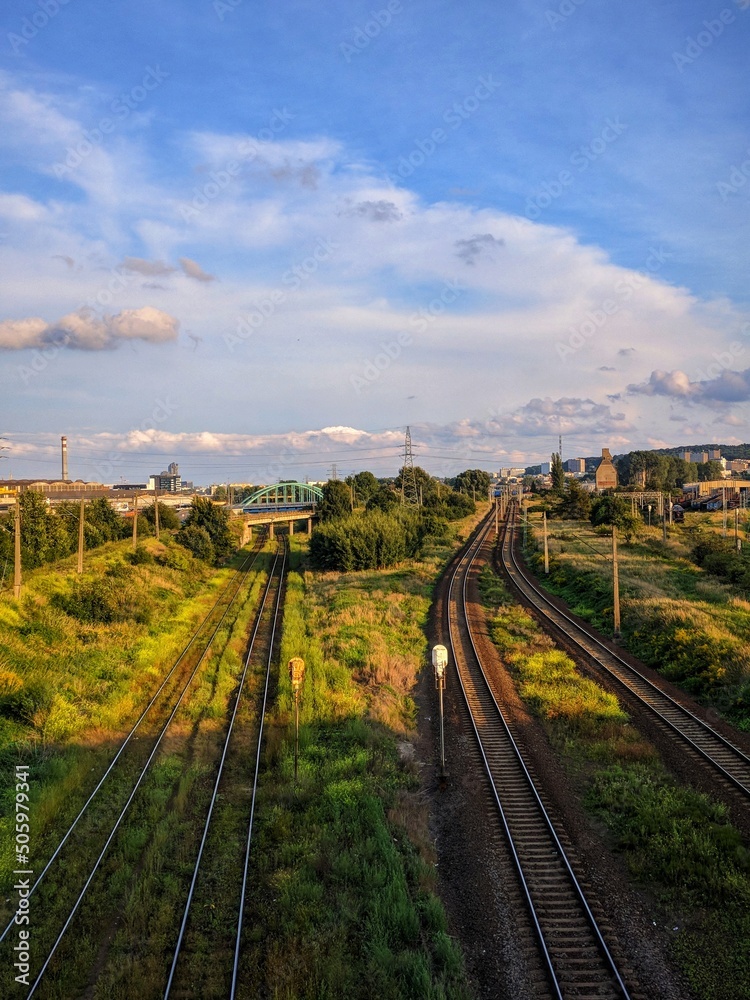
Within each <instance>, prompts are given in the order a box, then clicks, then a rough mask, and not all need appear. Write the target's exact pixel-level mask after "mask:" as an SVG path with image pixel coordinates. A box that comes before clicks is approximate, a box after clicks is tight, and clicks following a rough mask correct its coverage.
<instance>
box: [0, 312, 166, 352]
mask: <svg viewBox="0 0 750 1000" xmlns="http://www.w3.org/2000/svg"><path fill="white" fill-rule="evenodd" d="M178 330H179V322H178V321H177V320H176V319H175V318H174V317H172V316H170V315H169V314H168V313H165V312H162V311H161V310H160V309H154V308H153V307H152V306H144V307H143V308H142V309H125V310H123V311H122V312H120V313H117V314H116V315H114V316H108V315H104V316H97V315H96V314H95V313H93V312H92V311H91V310H89V309H81V310H79V311H78V312H73V313H69V314H68V315H67V316H63V317H62V319H59V320H57V321H56V322H54V323H47V322H46V321H45V320H43V319H41V318H40V317H38V316H35V317H30V318H28V319H20V320H3V321H0V349H3V350H7V351H20V350H24V349H27V348H33V347H36V348H41V347H48V346H50V345H53V344H54V345H56V346H58V347H68V348H71V349H73V350H82V351H102V350H107V349H111V348H114V347H116V346H117V345H118V343H119V342H121V341H124V340H126V341H127V340H143V341H146V342H147V343H151V344H160V343H164V342H166V341H170V340H176V339H177V333H178Z"/></svg>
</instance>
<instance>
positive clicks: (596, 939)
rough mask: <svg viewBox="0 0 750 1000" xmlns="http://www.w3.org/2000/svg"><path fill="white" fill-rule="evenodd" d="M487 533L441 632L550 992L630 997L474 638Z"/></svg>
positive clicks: (454, 591)
mask: <svg viewBox="0 0 750 1000" xmlns="http://www.w3.org/2000/svg"><path fill="white" fill-rule="evenodd" d="M489 530H490V525H489V522H487V523H486V524H485V526H484V527H483V528H482V529H481V530H480V532H479V533H478V535H477V537H476V538H475V539H474V541H473V542H472V543H471V545H470V546H469V547H468V548H467V550H466V552H465V554H464V555H463V557H462V558H461V559H460V560H459V562H458V564H457V566H456V569H455V571H454V573H453V575H452V577H451V580H450V584H449V588H448V601H447V611H446V614H447V628H446V634H447V636H448V637H449V642H450V646H451V650H452V653H453V661H454V663H455V666H456V671H457V673H458V678H459V681H460V686H461V690H462V691H463V694H464V698H465V700H466V704H467V706H468V709H469V713H470V715H471V721H472V725H473V728H474V733H475V735H476V739H477V742H478V745H479V750H480V753H481V756H482V758H483V761H484V765H485V769H486V771H487V775H488V777H489V779H490V784H491V790H492V795H493V798H494V800H495V803H496V805H497V809H498V812H499V816H500V821H501V824H502V827H503V829H504V832H505V836H506V839H507V842H508V845H509V849H510V852H511V856H512V858H513V863H514V865H515V868H516V872H517V875H518V879H519V881H520V885H521V890H522V894H523V896H524V898H525V900H526V903H527V905H528V909H529V913H530V916H531V922H532V925H533V927H534V930H535V933H536V938H537V944H538V947H539V950H540V952H541V955H542V960H543V964H544V967H545V969H546V972H547V975H548V981H549V986H550V990H551V994H550V995H551V996H553V997H555V998H556V1000H572V998H576V1000H584V998H586V1000H594V998H596V1000H605V998H607V1000H629V997H630V994H629V993H628V990H627V987H626V986H625V983H624V982H623V979H622V977H621V975H620V972H619V971H618V968H617V966H616V963H615V961H614V959H613V957H612V955H611V953H610V950H609V948H608V946H607V944H606V942H605V940H604V937H603V935H602V932H601V930H600V928H599V926H598V924H597V921H596V919H595V917H594V915H593V913H592V911H591V907H590V906H589V903H588V902H587V900H586V896H585V894H584V891H583V889H582V888H581V885H580V883H579V881H578V879H577V878H576V876H575V873H574V871H573V868H572V867H571V864H570V861H569V860H568V857H567V856H566V854H565V851H564V849H563V846H562V844H561V843H560V839H559V837H558V834H557V832H556V831H555V828H554V826H553V823H552V821H551V819H550V817H549V815H548V813H547V811H546V809H545V808H544V805H543V803H542V800H541V798H540V796H539V793H538V791H537V789H536V787H535V784H534V780H533V778H532V776H531V774H530V773H529V770H528V768H527V767H526V764H525V763H524V760H523V756H522V753H521V750H520V749H519V747H518V745H517V743H516V741H515V740H514V738H513V735H512V733H511V731H510V728H509V726H508V724H507V722H506V720H505V718H504V716H503V712H502V710H501V708H500V707H499V705H498V704H497V702H496V700H495V697H494V695H493V693H492V690H491V687H490V684H489V682H488V680H487V677H486V675H485V671H484V668H483V666H482V662H481V658H480V655H479V652H478V649H477V646H476V643H475V641H474V636H473V634H472V628H471V621H470V618H469V615H468V613H467V596H466V591H467V584H468V580H469V577H470V574H471V571H472V566H473V565H474V563H475V561H476V559H477V556H478V554H479V552H480V550H481V548H482V545H483V543H484V542H485V541H486V538H487V535H488V533H489Z"/></svg>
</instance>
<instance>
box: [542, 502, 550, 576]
mask: <svg viewBox="0 0 750 1000" xmlns="http://www.w3.org/2000/svg"><path fill="white" fill-rule="evenodd" d="M542 530H543V532H544V573H545V575H546V576H549V545H548V543H547V511H546V510H544V511H542Z"/></svg>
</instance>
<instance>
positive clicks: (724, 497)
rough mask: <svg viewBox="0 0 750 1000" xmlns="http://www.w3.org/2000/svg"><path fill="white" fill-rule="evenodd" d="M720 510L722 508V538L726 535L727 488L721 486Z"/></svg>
mask: <svg viewBox="0 0 750 1000" xmlns="http://www.w3.org/2000/svg"><path fill="white" fill-rule="evenodd" d="M721 510H722V518H721V520H722V531H721V533H722V535H723V536H724V538H726V537H727V488H726V486H723V487H722V489H721Z"/></svg>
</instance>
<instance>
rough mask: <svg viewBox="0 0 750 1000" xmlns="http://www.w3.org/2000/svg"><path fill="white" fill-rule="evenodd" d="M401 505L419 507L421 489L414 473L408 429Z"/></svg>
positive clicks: (408, 429) (405, 441) (405, 443)
mask: <svg viewBox="0 0 750 1000" xmlns="http://www.w3.org/2000/svg"><path fill="white" fill-rule="evenodd" d="M401 503H402V504H404V506H405V507H419V487H418V486H417V474H416V472H415V471H414V453H413V452H412V448H411V429H410V428H409V427H407V428H406V438H405V440H404V464H403V467H402V469H401Z"/></svg>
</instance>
